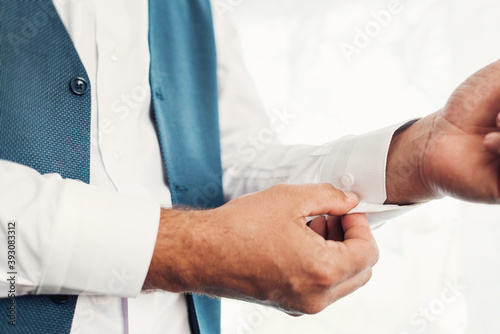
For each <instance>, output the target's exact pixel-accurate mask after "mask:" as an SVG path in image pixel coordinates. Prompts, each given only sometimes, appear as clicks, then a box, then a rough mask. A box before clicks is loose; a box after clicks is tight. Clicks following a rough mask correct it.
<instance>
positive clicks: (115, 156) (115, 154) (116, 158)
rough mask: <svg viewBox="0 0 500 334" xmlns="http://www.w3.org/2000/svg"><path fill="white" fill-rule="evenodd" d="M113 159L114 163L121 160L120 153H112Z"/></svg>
mask: <svg viewBox="0 0 500 334" xmlns="http://www.w3.org/2000/svg"><path fill="white" fill-rule="evenodd" d="M113 158H115V160H116V161H120V160H121V159H122V155H121V153H120V151H115V153H113Z"/></svg>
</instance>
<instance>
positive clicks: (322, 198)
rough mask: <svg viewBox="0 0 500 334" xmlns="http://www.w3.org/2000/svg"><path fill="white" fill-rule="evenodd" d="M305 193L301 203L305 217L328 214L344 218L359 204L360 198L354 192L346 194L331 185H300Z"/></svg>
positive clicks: (302, 195)
mask: <svg viewBox="0 0 500 334" xmlns="http://www.w3.org/2000/svg"><path fill="white" fill-rule="evenodd" d="M299 187H302V188H303V191H299V192H298V193H299V194H301V197H302V198H300V203H301V204H302V209H303V212H302V214H303V216H304V217H307V216H316V215H324V214H328V215H331V216H342V215H344V214H346V213H347V212H349V211H350V210H351V209H353V208H354V207H355V206H356V205H358V203H359V197H358V195H356V194H355V193H352V192H344V191H342V190H339V189H337V188H335V187H334V186H332V185H331V184H329V183H320V184H305V185H300V186H299Z"/></svg>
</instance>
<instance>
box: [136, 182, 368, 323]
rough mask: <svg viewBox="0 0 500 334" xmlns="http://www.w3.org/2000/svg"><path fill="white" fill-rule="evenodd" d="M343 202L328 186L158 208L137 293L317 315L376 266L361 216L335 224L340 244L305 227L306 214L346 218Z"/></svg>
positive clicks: (348, 204)
mask: <svg viewBox="0 0 500 334" xmlns="http://www.w3.org/2000/svg"><path fill="white" fill-rule="evenodd" d="M349 196H350V197H352V198H349V197H347V196H346V195H345V194H344V193H343V192H342V191H340V190H337V189H335V188H334V187H333V186H331V185H329V184H310V185H284V184H282V185H277V186H274V187H272V188H270V189H268V190H265V191H261V192H258V193H253V194H249V195H245V196H242V197H239V198H237V199H235V200H233V201H230V202H229V203H227V204H225V205H223V206H221V207H220V208H217V209H212V210H167V209H164V210H163V211H162V218H161V222H160V228H159V233H158V239H157V242H156V246H155V250H154V254H153V258H152V261H151V265H150V268H149V272H148V275H147V277H146V281H145V283H144V289H161V290H166V291H172V292H194V293H202V294H209V295H214V296H217V297H229V298H234V299H240V300H246V301H251V302H256V303H260V304H264V305H269V306H273V307H276V308H279V309H281V310H283V311H286V312H287V313H290V314H295V315H300V314H304V313H307V314H313V313H317V312H319V311H321V310H323V309H324V308H326V307H327V306H328V305H330V304H331V303H333V302H335V301H336V300H338V299H340V298H342V297H344V296H345V295H347V294H349V293H351V292H353V291H354V290H356V289H358V288H359V287H361V286H363V285H364V284H365V283H366V282H367V281H368V280H369V279H370V277H371V268H372V266H373V265H374V264H375V263H376V262H377V260H378V249H377V246H376V243H375V240H374V238H373V236H372V234H371V232H370V228H369V226H368V222H367V219H366V216H365V215H364V214H353V215H346V216H343V217H342V218H340V221H341V224H342V228H343V231H344V236H343V241H335V240H327V239H328V237H327V238H326V239H325V238H324V236H327V235H328V233H319V234H318V233H316V232H315V231H314V230H313V229H311V228H309V227H307V225H306V217H308V216H314V215H324V214H327V215H330V216H342V215H344V214H346V213H347V212H348V211H349V210H351V209H352V208H354V207H355V206H356V205H357V203H358V201H359V199H358V197H357V196H356V195H354V194H349ZM322 219H323V218H317V219H316V220H315V222H314V225H316V226H320V225H321V220H322ZM338 220H339V219H337V221H338ZM324 223H326V222H324ZM326 226H327V225H326V224H325V225H324V228H326ZM312 227H313V226H312ZM324 228H323V230H324ZM315 230H316V231H317V228H316V229H315ZM320 234H323V236H321V235H320ZM337 234H338V233H337ZM335 239H336V240H338V239H339V238H335ZM340 240H342V238H340Z"/></svg>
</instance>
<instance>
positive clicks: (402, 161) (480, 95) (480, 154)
mask: <svg viewBox="0 0 500 334" xmlns="http://www.w3.org/2000/svg"><path fill="white" fill-rule="evenodd" d="M499 112H500V61H497V62H495V63H493V64H491V65H489V66H487V67H485V68H483V69H482V70H480V71H479V72H477V73H476V74H474V75H472V76H471V77H470V78H468V79H467V80H466V81H465V82H464V83H463V84H462V85H460V86H459V87H458V88H457V89H456V90H455V92H453V94H452V95H451V97H450V99H449V100H448V103H447V104H446V106H445V107H444V108H443V109H441V110H439V111H438V112H436V113H434V114H431V115H429V116H427V117H425V118H423V119H421V120H419V121H418V122H417V123H415V124H414V125H412V126H411V127H410V128H408V129H407V130H405V131H404V132H401V133H399V134H397V135H396V136H395V137H394V138H393V141H392V143H391V148H390V151H389V157H388V165H387V194H388V198H387V203H398V204H404V203H412V202H418V201H423V200H428V199H433V198H438V197H442V196H444V195H450V196H454V197H457V198H460V199H464V200H468V201H474V202H485V203H499V202H500V188H499V173H500V118H499ZM488 134H489V135H488Z"/></svg>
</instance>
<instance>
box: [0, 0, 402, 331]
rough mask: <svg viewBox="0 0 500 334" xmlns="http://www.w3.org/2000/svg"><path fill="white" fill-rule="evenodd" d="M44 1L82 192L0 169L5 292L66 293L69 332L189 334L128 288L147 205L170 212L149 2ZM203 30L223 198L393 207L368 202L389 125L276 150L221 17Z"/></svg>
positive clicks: (138, 282) (375, 198)
mask: <svg viewBox="0 0 500 334" xmlns="http://www.w3.org/2000/svg"><path fill="white" fill-rule="evenodd" d="M54 4H55V6H56V8H57V10H58V12H59V14H60V17H61V19H62V21H63V23H64V25H65V26H66V29H67V30H68V32H69V34H70V36H71V38H72V40H73V42H74V44H75V47H76V50H77V51H78V54H79V56H80V58H81V60H82V62H83V64H84V66H85V68H86V70H87V74H88V76H89V78H90V81H91V83H92V110H91V111H92V133H91V141H92V142H91V144H92V145H91V164H90V172H91V173H90V176H91V178H90V183H91V185H86V184H83V183H81V182H79V181H74V180H63V179H62V178H61V177H60V176H59V175H57V174H46V175H40V174H39V173H37V172H36V171H34V170H33V169H30V168H28V167H25V166H21V165H18V164H15V163H12V162H8V161H2V160H0V233H1V235H0V239H1V240H6V235H7V222H8V221H10V220H16V221H17V222H18V225H17V226H18V227H17V249H18V258H17V265H18V280H17V295H23V294H79V295H80V296H79V298H78V302H77V306H76V311H75V316H74V320H73V326H72V330H71V331H72V333H133V334H136V333H137V334H139V333H181V334H188V333H189V326H188V318H187V311H186V310H187V309H186V305H185V300H184V297H183V295H180V294H174V293H168V292H163V293H149V294H144V293H141V288H142V285H143V283H144V279H145V277H146V274H147V271H148V267H149V263H150V260H151V256H152V253H153V249H154V245H155V241H156V234H157V230H158V224H159V217H160V207H161V206H164V207H168V206H170V205H171V200H170V193H169V189H168V186H167V184H166V182H165V172H164V168H163V163H162V159H161V154H160V149H159V144H158V138H157V134H156V131H155V127H154V124H153V121H152V115H151V110H150V98H151V97H150V88H149V77H148V73H149V46H148V2H147V0H100V1H99V0H55V1H54ZM214 13H215V11H214ZM214 26H215V34H216V43H217V56H218V80H219V108H220V127H221V146H222V162H223V169H224V186H225V188H224V191H225V196H226V199H228V200H230V199H232V198H235V197H237V196H239V195H242V194H245V193H248V192H254V191H259V190H263V189H266V188H268V187H270V186H272V185H273V184H276V183H279V182H289V183H312V182H330V183H332V184H333V185H335V186H336V187H338V188H341V189H344V190H350V191H354V192H356V193H358V194H359V195H360V196H361V199H362V200H363V202H364V204H363V205H365V206H364V207H363V206H359V207H358V210H359V211H365V212H366V211H373V212H376V211H386V210H393V209H394V207H393V206H382V205H381V204H382V203H383V202H384V201H385V198H386V194H385V167H386V155H387V150H388V147H389V143H390V140H391V137H392V134H393V132H394V131H395V129H397V128H398V127H399V126H400V124H396V125H393V126H390V127H388V128H386V129H382V130H378V131H375V132H372V133H369V134H366V135H362V136H350V137H345V138H342V139H339V140H336V141H333V142H331V143H328V144H325V145H322V146H285V145H282V144H280V143H279V142H278V141H277V140H276V137H277V136H276V133H277V132H278V131H279V129H280V127H283V126H286V125H287V122H288V121H289V120H290V117H291V116H290V115H289V114H287V112H286V111H285V110H284V111H281V112H278V114H274V115H270V117H268V115H267V114H266V112H265V111H264V109H263V107H262V105H261V103H260V100H259V97H258V95H257V93H256V90H255V88H254V86H253V84H252V82H251V80H250V79H249V76H248V74H247V73H246V70H245V66H244V64H243V60H242V57H241V52H240V49H239V45H238V39H237V36H236V34H235V31H234V29H233V27H232V26H231V24H230V22H229V20H228V19H227V17H225V19H224V20H222V18H221V17H220V16H218V15H216V14H214ZM381 217H384V216H383V215H382V216H381ZM2 242H3V241H2ZM6 255H7V254H6V252H0V269H1V271H2V272H4V273H6V272H7V271H8V270H7V267H6V264H7V260H6ZM6 287H7V285H6V282H5V281H3V280H2V281H1V282H0V297H6V295H7V293H6V291H7V290H8V289H6Z"/></svg>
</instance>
